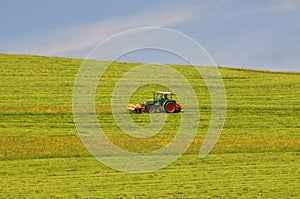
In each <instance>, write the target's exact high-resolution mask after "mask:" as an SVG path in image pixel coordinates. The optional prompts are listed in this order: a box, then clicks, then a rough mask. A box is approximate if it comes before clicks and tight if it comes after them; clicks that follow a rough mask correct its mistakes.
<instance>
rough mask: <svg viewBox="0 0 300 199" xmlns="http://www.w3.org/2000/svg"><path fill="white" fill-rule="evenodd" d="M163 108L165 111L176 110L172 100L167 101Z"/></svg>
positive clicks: (171, 111) (172, 111)
mask: <svg viewBox="0 0 300 199" xmlns="http://www.w3.org/2000/svg"><path fill="white" fill-rule="evenodd" d="M165 110H166V112H167V113H174V112H175V111H176V104H175V103H174V102H167V103H166V105H165Z"/></svg>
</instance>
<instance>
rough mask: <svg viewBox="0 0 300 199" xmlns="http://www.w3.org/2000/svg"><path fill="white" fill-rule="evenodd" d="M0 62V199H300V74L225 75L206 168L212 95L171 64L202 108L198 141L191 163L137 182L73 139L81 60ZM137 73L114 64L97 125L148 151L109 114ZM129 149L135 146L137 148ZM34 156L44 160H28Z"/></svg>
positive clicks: (164, 136) (142, 119)
mask: <svg viewBox="0 0 300 199" xmlns="http://www.w3.org/2000/svg"><path fill="white" fill-rule="evenodd" d="M0 60H1V63H0V65H1V66H0V67H1V71H0V77H1V82H0V93H1V95H0V159H2V160H1V161H0V167H1V170H0V176H1V181H0V185H1V186H0V187H1V190H0V196H3V197H5V196H28V195H32V194H34V195H35V196H37V197H48V196H51V195H52V196H65V197H67V196H68V197H74V196H76V195H77V196H79V197H83V196H85V197H87V196H88V195H90V196H93V195H95V196H98V197H99V196H103V197H105V196H113V197H114V198H115V197H122V196H123V197H125V198H127V197H129V196H130V197H132V195H133V194H134V193H136V194H137V195H138V196H143V195H144V196H146V195H147V196H152V197H154V198H159V197H160V198H161V197H163V196H165V197H171V198H173V197H180V195H181V194H185V195H186V196H193V197H199V196H201V197H211V196H214V195H215V196H217V194H220V195H223V196H232V197H238V196H239V195H243V196H248V197H255V195H256V194H258V192H262V193H263V194H265V195H266V197H270V198H272V196H273V198H274V197H278V196H282V197H285V198H286V197H289V198H291V197H294V196H296V195H297V194H299V193H297V192H298V191H299V188H300V187H299V185H298V184H300V179H299V174H300V173H299V172H300V171H299V167H300V162H299V150H300V139H299V135H300V121H299V119H298V117H299V110H300V103H299V102H300V74H298V73H270V72H263V71H251V70H236V69H222V68H221V69H220V72H221V74H222V77H223V80H224V83H225V87H226V93H227V106H228V107H227V118H226V123H225V127H224V131H223V133H222V136H221V138H220V140H219V142H218V144H217V146H216V147H215V149H214V154H211V155H209V156H208V157H207V158H205V159H204V160H199V159H198V158H197V156H196V153H197V151H198V149H199V145H200V143H201V140H202V139H203V136H204V134H205V132H206V129H207V126H208V123H209V116H210V115H209V109H210V103H209V100H208V99H209V96H208V92H207V90H206V88H205V86H204V83H203V81H202V80H201V78H200V77H199V76H198V75H197V73H195V71H194V70H193V69H192V68H191V67H180V66H174V68H175V69H176V70H178V71H179V72H180V73H181V74H183V75H185V76H186V77H187V78H188V79H189V81H190V82H191V84H192V85H193V87H194V89H195V90H196V93H197V96H198V99H199V102H200V108H201V126H200V128H199V133H198V136H197V139H196V140H195V142H194V144H193V145H192V146H191V147H190V149H189V152H188V155H184V156H183V157H182V158H180V159H179V160H178V161H176V162H175V163H173V164H172V165H171V166H169V167H167V168H166V169H163V170H160V171H157V172H155V173H151V174H143V175H130V174H124V173H120V172H115V171H113V170H110V169H108V168H106V167H105V166H103V165H101V164H100V163H98V162H97V161H96V160H94V159H93V158H90V157H86V156H88V153H87V152H86V151H85V149H84V147H83V146H82V144H81V143H80V140H79V139H78V137H77V136H76V134H77V132H76V129H75V126H74V124H73V119H72V109H71V106H72V104H71V103H72V89H73V83H74V80H75V76H76V73H77V71H78V69H79V67H80V64H81V63H82V60H75V59H64V58H49V57H36V56H14V55H0ZM134 65H135V64H127V63H115V64H113V65H112V66H111V67H110V68H109V70H108V71H107V73H105V75H104V78H103V79H102V82H101V85H102V87H101V86H99V87H98V90H97V91H98V92H97V104H98V107H97V110H98V118H99V121H100V123H101V124H102V125H103V127H105V125H106V126H109V127H110V130H109V132H108V136H110V137H111V138H112V140H116V141H115V142H116V144H119V145H121V146H122V147H124V148H126V149H128V150H133V151H139V150H142V149H143V146H144V144H145V143H144V142H143V141H139V140H136V139H133V140H130V139H129V138H127V137H126V136H124V135H123V134H122V133H121V132H119V131H118V129H117V127H116V126H114V125H113V120H112V117H111V116H110V114H109V112H108V113H107V108H106V107H108V106H109V103H110V101H109V99H110V98H109V96H110V92H111V91H112V89H113V87H114V86H113V85H114V84H113V82H116V81H118V78H119V77H120V76H121V75H122V74H123V73H124V72H126V71H128V70H130V69H131V68H132V67H133V66H134ZM153 89H154V90H157V89H159V87H156V86H154V88H153V86H152V87H146V88H144V90H146V91H142V90H139V91H137V93H136V96H135V97H133V99H135V100H136V102H142V101H143V100H144V99H146V98H149V97H150V96H149V94H150V95H151V92H152V91H153ZM103 95H104V96H103ZM103 107H104V108H103ZM132 117H133V119H134V120H135V121H136V122H139V123H140V124H142V125H143V124H146V123H147V120H148V116H147V115H133V116H132ZM179 119H180V116H178V115H170V116H168V121H170V122H168V123H167V127H166V128H165V130H164V131H163V132H162V133H160V135H159V136H157V137H155V138H154V139H153V140H150V141H149V142H150V143H151V144H152V145H151V146H153V144H154V143H160V144H156V145H155V146H154V148H155V147H156V148H159V147H160V146H161V145H164V144H166V143H167V142H168V140H170V139H171V138H172V135H173V132H175V131H176V128H175V127H173V126H174V124H176V122H177V121H179ZM168 125H169V126H168ZM158 141H160V142H158ZM132 142H134V143H138V144H136V147H134V145H132V144H130V143H132ZM128 143H129V144H128ZM148 144H149V143H148ZM237 152H243V153H237ZM258 152H259V153H258ZM220 153H222V154H220ZM76 156H81V157H77V158H74V157H76ZM37 157H43V159H28V158H37ZM47 157H56V158H57V157H61V158H60V159H56V158H47ZM45 158H46V159H45ZM169 172H170V174H169V175H167V174H168V173H169ZM70 176H72V177H70ZM65 189H67V190H68V191H67V192H66V193H63V192H65Z"/></svg>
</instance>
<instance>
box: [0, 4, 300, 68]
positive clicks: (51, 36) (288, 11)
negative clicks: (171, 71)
mask: <svg viewBox="0 0 300 199" xmlns="http://www.w3.org/2000/svg"><path fill="white" fill-rule="evenodd" d="M0 21H1V31H0V53H12V54H37V55H47V56H63V57H80V58H84V57H85V56H86V55H87V53H88V52H89V51H90V50H91V49H93V48H94V47H95V46H96V45H97V44H98V43H99V42H102V41H104V40H105V39H107V38H108V37H110V36H112V35H114V34H117V33H119V32H120V31H124V30H128V29H131V28H138V27H148V26H151V27H152V26H155V27H164V28H170V29H174V30H177V31H180V32H182V33H184V34H186V35H188V36H190V37H192V38H193V39H194V40H196V41H197V42H199V43H200V44H201V45H202V46H203V47H204V48H205V49H206V50H207V51H208V52H209V54H210V55H211V57H212V58H213V59H214V61H215V62H216V63H217V64H219V65H222V66H228V67H238V68H252V69H262V70H275V71H298V72H299V71H300V1H299V0H207V1H205V0H198V1H196V0H187V1H176V0H173V1H171V0H164V1H159V0H148V1H140V0H131V1H129V0H128V1H124V0H123V1H122V0H110V1H101V0H86V1H84V0H77V1H71V0H52V1H46V0H0ZM128 60H129V61H142V62H165V63H177V62H179V63H180V61H179V60H177V59H176V58H174V57H172V56H166V55H159V53H157V52H156V53H153V52H148V54H147V52H144V54H141V55H140V56H137V55H136V56H131V57H130V58H128Z"/></svg>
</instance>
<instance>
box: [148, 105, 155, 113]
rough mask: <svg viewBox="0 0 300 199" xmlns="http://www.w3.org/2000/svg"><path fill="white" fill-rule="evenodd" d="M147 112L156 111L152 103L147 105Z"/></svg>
mask: <svg viewBox="0 0 300 199" xmlns="http://www.w3.org/2000/svg"><path fill="white" fill-rule="evenodd" d="M147 112H148V113H155V112H156V108H155V106H154V105H150V106H148V107H147Z"/></svg>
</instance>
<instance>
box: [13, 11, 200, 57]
mask: <svg viewBox="0 0 300 199" xmlns="http://www.w3.org/2000/svg"><path fill="white" fill-rule="evenodd" d="M183 10H184V12H183ZM195 12H196V8H195V7H186V8H184V9H182V8H178V9H171V10H163V11H158V12H148V13H141V14H135V15H132V16H126V17H123V18H115V19H110V20H107V21H101V22H98V23H90V24H83V25H78V26H75V27H67V28H64V29H59V30H54V31H51V32H47V33H40V34H36V35H32V36H31V37H30V38H24V39H25V40H26V42H19V43H18V44H17V45H18V47H17V48H16V49H19V50H18V51H22V52H17V53H32V54H39V55H51V56H65V55H69V54H72V53H74V52H78V51H81V50H84V49H87V48H92V47H94V46H95V45H97V44H98V43H99V42H101V41H103V40H105V39H107V38H108V37H110V36H112V35H114V34H117V33H119V32H121V31H124V30H127V29H131V28H137V27H145V26H155V27H167V26H171V25H174V24H178V23H181V22H184V21H186V20H189V19H191V18H193V17H194V13H195ZM24 51H25V52H24Z"/></svg>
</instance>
